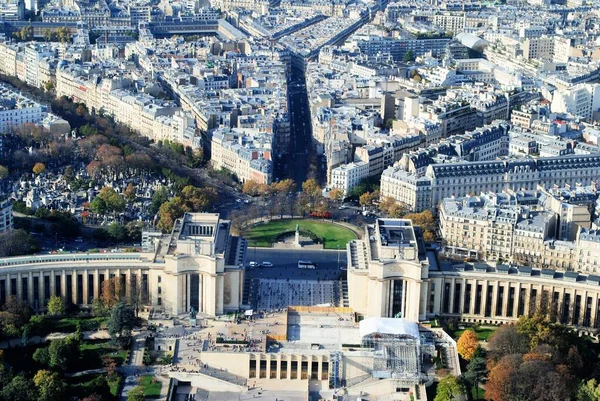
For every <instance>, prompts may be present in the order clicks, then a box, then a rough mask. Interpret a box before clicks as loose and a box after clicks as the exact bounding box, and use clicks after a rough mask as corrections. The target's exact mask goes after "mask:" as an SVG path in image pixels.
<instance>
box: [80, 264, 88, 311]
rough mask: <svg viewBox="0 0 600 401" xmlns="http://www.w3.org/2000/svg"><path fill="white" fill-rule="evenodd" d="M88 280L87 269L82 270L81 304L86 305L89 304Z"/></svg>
mask: <svg viewBox="0 0 600 401" xmlns="http://www.w3.org/2000/svg"><path fill="white" fill-rule="evenodd" d="M89 280H90V278H89V275H88V271H87V269H83V280H81V285H83V300H82V301H83V304H84V305H87V304H89V294H88V288H89V286H90V282H89Z"/></svg>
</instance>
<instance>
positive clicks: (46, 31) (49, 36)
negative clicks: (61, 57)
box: [44, 28, 54, 42]
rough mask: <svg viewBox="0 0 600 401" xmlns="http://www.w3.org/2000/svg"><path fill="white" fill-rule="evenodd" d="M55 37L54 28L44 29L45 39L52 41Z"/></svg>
mask: <svg viewBox="0 0 600 401" xmlns="http://www.w3.org/2000/svg"><path fill="white" fill-rule="evenodd" d="M53 37H54V34H53V33H52V29H50V28H46V29H44V40H45V41H46V42H52V39H53Z"/></svg>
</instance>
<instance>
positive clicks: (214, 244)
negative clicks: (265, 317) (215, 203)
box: [0, 213, 247, 316]
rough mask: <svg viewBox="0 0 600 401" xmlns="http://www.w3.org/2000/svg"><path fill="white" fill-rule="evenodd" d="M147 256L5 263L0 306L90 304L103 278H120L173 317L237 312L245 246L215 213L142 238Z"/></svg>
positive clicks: (191, 216)
mask: <svg viewBox="0 0 600 401" xmlns="http://www.w3.org/2000/svg"><path fill="white" fill-rule="evenodd" d="M142 247H143V252H142V253H93V254H86V253H80V254H55V255H34V256H24V257H14V258H6V259H0V304H3V303H4V302H5V300H6V299H7V297H9V296H16V297H18V298H19V299H23V300H25V301H28V302H29V304H30V305H32V306H33V307H34V308H35V309H38V310H39V309H43V307H44V306H45V305H46V302H47V300H48V299H49V298H50V296H52V295H60V296H62V297H64V298H65V299H66V300H67V302H69V303H73V304H78V305H89V304H91V303H92V300H93V299H94V298H97V297H99V296H100V294H101V292H102V283H103V282H104V281H105V280H108V279H112V278H114V277H119V278H120V282H121V284H122V285H121V286H120V288H121V292H122V295H129V294H130V292H131V291H138V290H139V293H140V295H141V298H142V302H143V303H144V304H147V305H148V306H150V307H152V308H154V309H156V310H161V311H164V312H165V313H167V314H170V315H178V314H181V313H186V312H188V311H189V310H190V308H191V307H194V309H195V310H196V311H199V312H200V313H201V314H203V315H208V316H215V315H220V314H223V313H225V312H228V311H235V310H238V309H239V308H240V304H241V302H242V291H243V283H244V265H243V263H244V257H245V252H246V248H247V245H246V241H245V240H244V239H243V238H240V237H236V236H232V235H231V233H230V222H229V221H226V220H221V219H220V218H219V215H218V214H211V213H186V214H185V215H184V216H183V218H181V219H178V220H177V221H176V223H175V225H174V227H173V230H172V232H171V234H167V235H163V234H161V233H144V235H143V243H142Z"/></svg>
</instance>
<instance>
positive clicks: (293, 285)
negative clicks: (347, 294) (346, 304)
mask: <svg viewBox="0 0 600 401" xmlns="http://www.w3.org/2000/svg"><path fill="white" fill-rule="evenodd" d="M338 286H339V282H338V281H330V280H328V281H320V280H278V279H256V280H254V288H255V294H256V295H255V297H254V300H253V306H254V307H255V308H256V309H258V310H276V309H282V308H286V307H288V306H290V305H296V306H315V305H325V304H327V305H332V306H335V305H338V303H339V289H338V288H337V287H338Z"/></svg>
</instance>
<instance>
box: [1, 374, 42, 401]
mask: <svg viewBox="0 0 600 401" xmlns="http://www.w3.org/2000/svg"><path fill="white" fill-rule="evenodd" d="M35 389H36V388H35V386H34V385H33V383H32V381H31V380H30V379H27V378H25V377H24V376H21V375H19V376H15V377H13V379H12V380H11V381H10V383H8V384H7V385H6V386H4V388H3V389H2V391H0V399H2V400H3V401H31V400H35V399H37V398H38V397H37V394H36V391H35Z"/></svg>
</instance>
